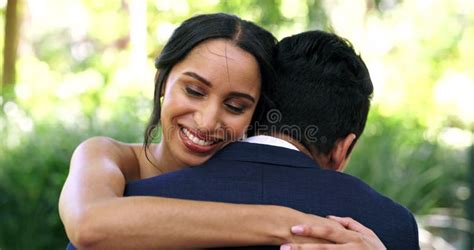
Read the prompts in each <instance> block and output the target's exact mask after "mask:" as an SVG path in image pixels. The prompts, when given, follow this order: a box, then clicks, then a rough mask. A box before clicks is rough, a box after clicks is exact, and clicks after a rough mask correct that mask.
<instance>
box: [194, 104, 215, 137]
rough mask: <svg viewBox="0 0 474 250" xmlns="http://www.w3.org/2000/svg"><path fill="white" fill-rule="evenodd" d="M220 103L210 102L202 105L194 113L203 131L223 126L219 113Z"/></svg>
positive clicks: (210, 130) (199, 127) (208, 131)
mask: <svg viewBox="0 0 474 250" xmlns="http://www.w3.org/2000/svg"><path fill="white" fill-rule="evenodd" d="M219 111H220V110H219V105H216V104H209V105H205V106H202V107H201V109H200V110H198V111H197V112H196V113H194V120H195V122H196V124H197V126H198V129H199V130H200V131H201V132H207V133H210V132H213V131H216V130H218V129H219V128H220V127H221V126H222V122H221V120H220V114H219Z"/></svg>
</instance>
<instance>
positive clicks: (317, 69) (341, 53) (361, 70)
mask: <svg viewBox="0 0 474 250" xmlns="http://www.w3.org/2000/svg"><path fill="white" fill-rule="evenodd" d="M275 57H276V71H277V74H278V78H279V81H278V82H277V83H276V87H275V89H276V91H275V92H274V93H272V95H273V96H271V98H272V99H273V100H274V101H275V103H276V105H277V108H278V110H279V111H280V112H281V119H279V120H278V121H277V122H275V121H268V120H267V121H266V122H267V123H270V124H267V125H271V126H273V128H275V130H274V131H277V132H279V133H282V134H284V135H287V136H290V137H291V138H293V139H296V140H297V141H298V142H299V143H300V144H302V145H303V146H304V147H305V148H306V149H307V150H308V151H309V153H310V154H311V155H312V156H313V158H315V160H316V161H318V163H319V164H320V165H321V166H323V167H326V168H332V169H335V170H342V169H343V167H344V165H345V162H346V159H347V157H348V156H349V154H350V152H351V150H352V148H353V146H354V144H355V142H356V141H357V139H358V138H359V137H360V136H361V134H362V131H363V130H364V127H365V123H366V121H367V115H368V112H369V107H370V99H371V96H372V92H373V86H372V82H371V80H370V76H369V72H368V70H367V67H366V66H365V64H364V62H363V61H362V59H361V58H360V56H359V55H357V54H356V53H355V51H354V49H353V48H352V45H351V44H350V42H348V41H347V40H345V39H342V38H340V37H338V36H337V35H335V34H331V33H327V32H323V31H309V32H304V33H301V34H298V35H294V36H291V37H287V38H285V39H283V40H282V41H281V42H280V43H279V44H278V46H277V48H276V52H275ZM295 128H296V129H295Z"/></svg>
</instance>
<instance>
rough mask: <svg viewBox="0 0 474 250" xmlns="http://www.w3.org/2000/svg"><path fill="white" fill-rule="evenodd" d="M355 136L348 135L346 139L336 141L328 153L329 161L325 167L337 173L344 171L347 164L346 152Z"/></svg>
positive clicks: (352, 134)
mask: <svg viewBox="0 0 474 250" xmlns="http://www.w3.org/2000/svg"><path fill="white" fill-rule="evenodd" d="M355 138H356V135H355V134H354V133H350V134H348V135H347V136H346V137H344V138H341V139H339V140H337V141H336V143H335V144H334V147H333V148H332V150H331V152H329V161H328V162H327V167H328V168H330V169H332V170H336V171H338V172H342V171H344V167H345V166H346V162H347V152H348V150H349V148H350V147H351V145H352V143H353V142H354V140H355Z"/></svg>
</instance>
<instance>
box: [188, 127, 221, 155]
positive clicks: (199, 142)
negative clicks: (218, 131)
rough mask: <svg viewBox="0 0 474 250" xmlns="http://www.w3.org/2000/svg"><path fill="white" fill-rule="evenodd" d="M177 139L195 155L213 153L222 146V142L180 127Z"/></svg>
mask: <svg viewBox="0 0 474 250" xmlns="http://www.w3.org/2000/svg"><path fill="white" fill-rule="evenodd" d="M179 137H180V138H181V141H182V142H183V144H184V146H186V148H187V149H189V150H190V151H192V152H195V153H201V154H205V153H209V152H212V151H214V149H216V148H217V147H219V146H220V144H222V142H223V140H222V139H218V138H215V137H211V136H207V135H205V134H202V133H200V132H199V131H197V130H193V129H188V128H185V127H180V129H179Z"/></svg>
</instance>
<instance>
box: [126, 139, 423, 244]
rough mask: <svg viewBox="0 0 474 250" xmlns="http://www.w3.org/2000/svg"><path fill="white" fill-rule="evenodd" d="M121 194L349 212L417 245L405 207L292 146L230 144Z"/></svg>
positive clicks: (380, 232)
mask: <svg viewBox="0 0 474 250" xmlns="http://www.w3.org/2000/svg"><path fill="white" fill-rule="evenodd" d="M125 195H127V196H131V195H155V196H163V197H172V198H183V199H193V200H203V201H220V202H231V203H248V204H271V205H282V206H287V207H291V208H294V209H297V210H300V211H302V212H305V213H311V214H316V215H320V216H326V215H337V216H347V217H352V218H353V219H355V220H357V221H359V222H360V223H362V224H363V225H365V226H366V227H368V228H370V229H372V230H373V231H374V232H375V233H376V234H377V236H378V237H379V238H380V239H381V240H382V241H383V243H384V244H385V246H386V247H387V248H388V249H418V248H419V246H418V232H417V225H416V222H415V220H414V218H413V216H412V214H411V213H410V212H409V211H408V210H407V209H406V208H404V207H402V206H400V205H398V204H396V203H394V202H393V201H391V200H390V199H388V198H386V197H385V196H383V195H381V194H379V193H377V192H376V191H374V190H373V189H372V188H370V187H369V186H367V185H366V184H365V183H363V182H362V181H360V180H358V179H357V178H355V177H352V176H350V175H346V174H343V173H339V172H336V171H332V170H323V169H321V168H319V167H318V166H317V165H315V164H314V162H313V161H312V159H310V158H309V157H307V156H306V155H304V154H302V153H300V152H298V151H295V150H291V149H285V148H281V147H274V146H267V145H260V144H252V143H241V142H238V143H233V144H231V145H229V146H227V147H226V148H224V149H223V150H221V151H220V152H219V153H218V154H216V155H215V156H214V157H213V158H212V159H211V160H209V161H208V162H207V163H205V164H204V165H202V166H199V167H194V168H190V169H185V170H182V171H178V172H174V173H169V174H165V175H161V176H157V177H153V178H150V179H146V180H140V181H136V182H133V183H129V184H128V185H127V188H126V191H125Z"/></svg>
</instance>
